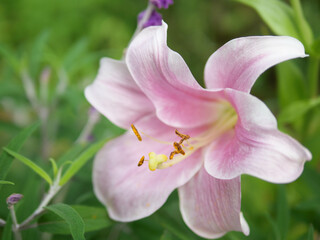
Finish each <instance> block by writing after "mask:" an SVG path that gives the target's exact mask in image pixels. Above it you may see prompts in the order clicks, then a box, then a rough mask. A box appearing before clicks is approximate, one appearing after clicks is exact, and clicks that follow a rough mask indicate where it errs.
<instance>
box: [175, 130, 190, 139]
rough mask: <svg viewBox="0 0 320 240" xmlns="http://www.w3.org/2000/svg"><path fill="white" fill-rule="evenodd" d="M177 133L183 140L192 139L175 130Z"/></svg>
mask: <svg viewBox="0 0 320 240" xmlns="http://www.w3.org/2000/svg"><path fill="white" fill-rule="evenodd" d="M175 133H176V134H177V135H178V136H179V137H181V138H182V139H181V140H188V139H189V138H190V136H189V135H187V134H182V133H180V132H179V131H178V129H176V130H175Z"/></svg>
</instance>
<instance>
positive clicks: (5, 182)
mask: <svg viewBox="0 0 320 240" xmlns="http://www.w3.org/2000/svg"><path fill="white" fill-rule="evenodd" d="M0 184H11V185H14V183H13V182H9V181H4V180H0Z"/></svg>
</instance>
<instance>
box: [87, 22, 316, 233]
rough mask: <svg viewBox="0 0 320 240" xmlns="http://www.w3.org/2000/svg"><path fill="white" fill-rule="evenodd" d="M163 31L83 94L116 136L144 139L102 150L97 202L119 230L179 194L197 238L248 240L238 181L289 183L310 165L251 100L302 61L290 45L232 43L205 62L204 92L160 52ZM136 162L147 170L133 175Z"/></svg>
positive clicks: (139, 40)
mask: <svg viewBox="0 0 320 240" xmlns="http://www.w3.org/2000/svg"><path fill="white" fill-rule="evenodd" d="M166 32H167V25H166V24H165V23H163V24H162V26H155V27H149V28H146V29H145V30H143V31H142V32H141V33H140V34H139V35H138V36H137V37H136V38H135V39H134V40H133V42H132V43H131V45H130V46H129V48H128V51H127V56H126V60H125V61H116V60H112V59H108V58H104V59H102V60H101V66H100V70H99V73H98V76H97V78H96V80H95V81H94V82H93V83H92V84H91V85H90V86H88V87H87V88H86V90H85V95H86V98H87V99H88V101H89V102H90V103H91V104H92V105H93V106H94V107H95V108H96V109H97V110H98V111H100V112H101V113H102V114H103V115H105V116H106V117H107V118H109V119H110V121H112V122H113V123H114V124H116V125H118V126H120V127H122V128H125V129H130V128H131V124H134V126H135V128H136V131H137V132H136V134H137V135H138V136H139V137H141V138H142V141H138V140H137V137H136V136H135V134H134V132H132V131H127V132H126V133H125V134H123V135H122V136H120V137H118V138H116V139H114V140H112V141H110V142H108V143H107V144H106V145H105V146H104V147H103V149H102V150H100V152H99V153H98V154H97V156H96V158H95V162H94V170H93V184H94V190H95V193H96V195H97V197H98V199H99V200H100V201H101V202H102V203H103V204H104V205H105V206H106V207H107V209H108V212H109V215H110V217H111V218H113V219H114V220H117V221H124V222H127V221H134V220H137V219H140V218H144V217H147V216H149V215H151V214H152V213H154V212H155V211H156V210H157V209H159V208H160V207H161V206H162V205H163V204H164V203H165V201H166V199H167V198H168V196H169V195H170V193H171V192H172V191H174V190H175V189H177V188H178V192H179V199H180V210H181V213H182V217H183V219H184V221H185V223H186V224H187V225H188V226H189V228H190V229H191V230H193V231H194V232H195V233H196V234H198V235H200V236H202V237H205V238H218V237H221V236H222V235H224V234H226V233H227V232H228V231H233V230H234V231H242V232H243V233H244V234H246V235H248V234H249V227H248V224H247V223H246V221H245V219H244V217H243V215H242V213H241V210H240V208H241V184H240V176H241V174H249V175H252V176H255V177H258V178H261V179H263V180H266V181H269V182H273V183H288V182H291V181H294V180H295V179H296V178H298V177H299V176H300V174H301V172H302V171H303V166H304V163H305V161H307V160H310V159H311V154H310V152H309V151H308V150H307V149H306V148H304V147H303V146H302V145H300V144H299V143H298V142H297V141H296V140H294V139H293V138H291V137H290V136H288V135H286V134H284V133H282V132H280V131H279V130H278V129H277V121H276V119H275V117H274V116H273V114H272V113H271V112H270V110H269V109H268V108H267V106H266V105H265V104H264V103H263V102H262V101H260V100H259V99H257V98H256V97H254V96H252V95H250V90H251V87H252V85H253V84H254V82H255V81H256V79H257V78H258V76H259V75H260V74H261V73H262V72H264V71H265V70H266V69H268V68H270V67H271V66H273V65H275V64H277V63H280V62H282V61H285V60H288V59H292V58H297V57H305V56H306V55H305V53H304V48H303V45H302V44H301V43H300V42H299V41H298V40H296V39H294V38H291V37H276V36H262V37H244V38H238V39H234V40H232V41H230V42H228V43H227V44H225V45H224V46H222V47H221V48H220V49H219V50H217V51H216V52H215V53H214V54H212V55H211V57H210V58H209V60H208V62H207V64H206V66H205V71H204V77H205V84H206V86H207V89H204V88H202V87H201V86H200V85H199V84H198V83H197V81H196V80H195V79H194V77H193V76H192V74H191V72H190V70H189V68H188V66H187V65H186V63H185V62H184V60H183V59H182V57H181V56H180V55H179V54H178V53H176V52H174V51H172V50H171V49H170V48H168V46H167V43H166ZM176 129H177V130H178V131H177V133H176ZM179 134H180V135H179ZM187 135H188V136H187ZM174 142H175V146H176V147H174V146H173V143H174ZM179 147H180V148H181V149H178V148H179ZM181 150H182V151H181ZM171 155H172V156H171ZM142 156H145V159H146V160H149V162H148V163H144V164H142V166H140V167H138V166H137V164H138V162H139V159H141V157H142ZM141 163H142V160H141V162H140V164H141Z"/></svg>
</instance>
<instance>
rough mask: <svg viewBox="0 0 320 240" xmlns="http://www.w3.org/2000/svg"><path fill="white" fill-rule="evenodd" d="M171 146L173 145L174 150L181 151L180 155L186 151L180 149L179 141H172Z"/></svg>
mask: <svg viewBox="0 0 320 240" xmlns="http://www.w3.org/2000/svg"><path fill="white" fill-rule="evenodd" d="M173 146H174V148H175V149H176V151H177V152H178V153H181V154H182V155H185V154H186V153H185V152H184V151H183V150H182V147H181V146H180V144H179V143H177V142H174V143H173Z"/></svg>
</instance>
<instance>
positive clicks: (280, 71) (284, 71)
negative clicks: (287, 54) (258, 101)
mask: <svg viewBox="0 0 320 240" xmlns="http://www.w3.org/2000/svg"><path fill="white" fill-rule="evenodd" d="M276 74H277V89H278V99H279V103H280V107H281V109H283V108H285V107H287V106H288V105H290V104H291V103H292V102H295V101H298V100H302V99H305V98H306V96H307V86H306V84H305V82H306V80H305V79H304V75H303V74H302V72H301V70H300V69H299V67H298V66H296V64H294V63H293V62H283V63H281V64H279V65H277V66H276Z"/></svg>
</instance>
